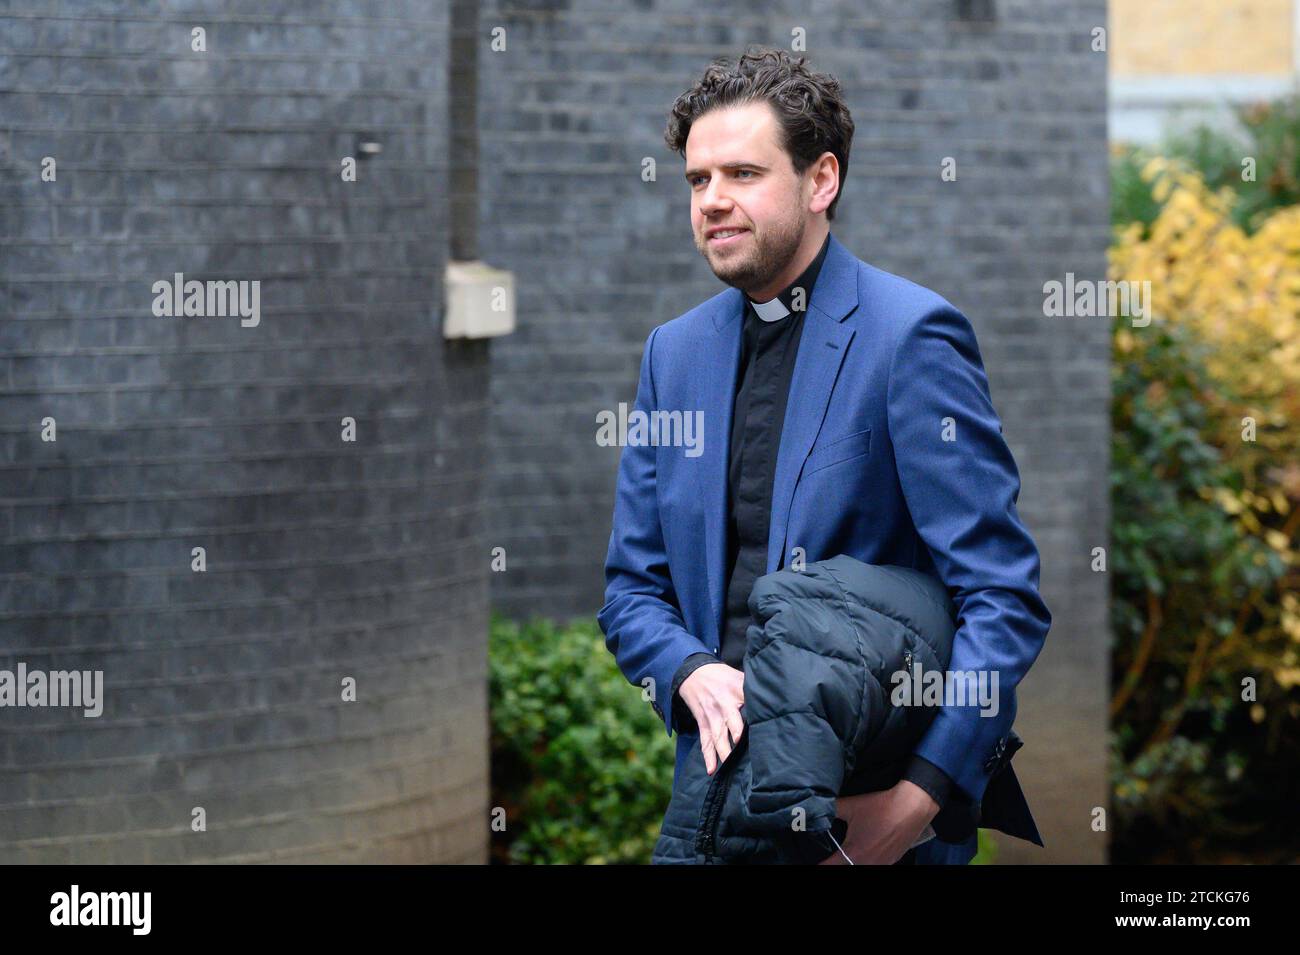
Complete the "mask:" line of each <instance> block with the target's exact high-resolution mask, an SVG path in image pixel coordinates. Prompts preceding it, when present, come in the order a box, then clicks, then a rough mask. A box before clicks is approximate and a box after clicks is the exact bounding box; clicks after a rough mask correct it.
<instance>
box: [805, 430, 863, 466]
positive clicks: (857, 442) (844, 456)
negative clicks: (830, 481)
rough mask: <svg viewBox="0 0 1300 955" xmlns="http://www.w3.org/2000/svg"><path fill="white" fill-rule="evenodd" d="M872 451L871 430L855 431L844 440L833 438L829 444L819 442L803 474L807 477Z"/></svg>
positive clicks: (810, 455) (809, 457)
mask: <svg viewBox="0 0 1300 955" xmlns="http://www.w3.org/2000/svg"><path fill="white" fill-rule="evenodd" d="M870 450H871V429H870V428H867V429H865V430H863V431H855V432H854V433H853V434H848V435H845V436H844V437H842V438H833V439H832V440H831V441H829V442H827V443H824V444H823V443H821V442H818V444H817V446H816V447H815V448H813V450H812V453H811V454H809V455H808V460H807V462H806V463H805V464H804V468H803V473H804V476H805V477H807V476H808V475H809V474H812V473H813V472H814V471H820V470H822V469H823V468H828V467H830V466H831V465H832V464H839V463H840V462H841V461H848V460H849V459H851V458H857V457H861V456H862V455H864V454H866V453H867V452H868V451H870Z"/></svg>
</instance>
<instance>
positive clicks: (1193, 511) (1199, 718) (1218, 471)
mask: <svg viewBox="0 0 1300 955" xmlns="http://www.w3.org/2000/svg"><path fill="white" fill-rule="evenodd" d="M1127 324H1128V323H1127V322H1126V321H1125V320H1123V319H1122V318H1117V319H1116V321H1115V329H1116V331H1117V334H1119V335H1120V340H1121V342H1122V343H1123V346H1122V349H1121V351H1120V353H1119V354H1118V355H1117V360H1116V362H1115V364H1114V366H1113V369H1112V378H1113V397H1112V426H1113V434H1112V460H1111V506H1112V521H1111V548H1110V552H1109V558H1110V560H1109V566H1108V571H1109V573H1108V576H1109V578H1110V582H1111V600H1112V604H1111V609H1112V636H1113V641H1114V643H1113V655H1112V666H1113V687H1114V692H1115V697H1114V699H1113V700H1112V703H1111V718H1112V736H1111V772H1112V782H1113V785H1114V817H1115V818H1114V820H1113V825H1112V832H1113V835H1114V841H1113V844H1112V861H1115V862H1137V861H1152V860H1151V855H1152V853H1159V852H1160V851H1162V850H1163V849H1165V848H1168V847H1171V846H1178V847H1181V851H1189V850H1190V851H1191V852H1192V855H1193V856H1194V855H1195V854H1196V851H1195V847H1196V846H1198V845H1199V846H1201V847H1206V846H1209V845H1211V844H1212V843H1213V842H1214V841H1215V840H1216V839H1217V840H1218V841H1219V844H1220V845H1232V844H1243V843H1241V842H1240V840H1242V839H1243V838H1244V837H1245V836H1247V835H1249V833H1250V832H1251V831H1252V828H1253V829H1255V830H1263V832H1262V835H1263V837H1264V839H1265V841H1267V840H1270V839H1272V840H1273V841H1275V842H1277V839H1276V837H1277V836H1279V835H1280V833H1279V832H1277V831H1276V826H1278V825H1283V824H1284V821H1285V820H1286V819H1288V818H1289V816H1290V814H1291V812H1292V811H1293V810H1294V800H1295V799H1296V798H1297V797H1298V796H1300V793H1298V792H1297V787H1296V784H1295V781H1294V779H1292V781H1291V782H1289V783H1284V782H1282V779H1281V776H1280V774H1277V773H1276V772H1273V771H1272V769H1271V768H1270V767H1271V766H1272V764H1275V763H1276V762H1277V760H1278V759H1279V758H1290V759H1293V758H1294V755H1295V749H1296V747H1295V745H1294V743H1292V744H1291V745H1290V746H1279V740H1277V739H1272V738H1270V737H1271V734H1268V733H1263V732H1260V731H1259V729H1260V727H1257V726H1256V725H1255V723H1256V722H1257V721H1258V720H1260V719H1262V718H1263V717H1262V716H1261V713H1263V712H1268V713H1269V714H1270V719H1271V720H1273V721H1274V722H1276V723H1277V725H1278V726H1279V727H1285V726H1287V725H1288V721H1289V725H1290V726H1294V725H1295V723H1294V719H1293V718H1290V717H1288V716H1287V704H1288V691H1287V688H1286V686H1285V685H1282V684H1279V683H1278V682H1277V681H1275V680H1273V679H1271V678H1270V677H1269V675H1268V671H1267V669H1265V668H1263V667H1261V665H1260V660H1259V659H1258V657H1259V656H1260V651H1262V650H1263V649H1264V645H1263V644H1262V643H1261V642H1260V640H1261V635H1259V634H1258V628H1259V627H1260V619H1259V617H1258V615H1257V612H1256V611H1255V610H1254V609H1253V608H1254V607H1255V606H1257V604H1256V602H1257V601H1258V600H1259V599H1260V598H1259V595H1260V594H1263V595H1264V599H1266V600H1269V599H1272V600H1276V599H1277V590H1276V587H1277V582H1278V580H1279V579H1280V578H1281V577H1282V575H1283V574H1284V573H1285V572H1286V567H1285V565H1284V564H1283V562H1282V561H1281V560H1280V559H1279V558H1278V556H1277V555H1276V554H1275V553H1272V552H1271V551H1270V549H1269V548H1268V547H1266V546H1265V545H1264V543H1263V542H1262V541H1261V540H1260V539H1259V538H1257V537H1255V536H1252V535H1251V534H1249V533H1248V532H1247V531H1246V530H1244V529H1243V527H1242V525H1241V524H1240V523H1239V522H1238V521H1235V520H1234V519H1233V516H1232V515H1231V514H1230V513H1228V512H1227V511H1226V510H1225V509H1224V508H1223V507H1222V506H1221V504H1220V496H1221V492H1222V491H1224V490H1227V491H1233V492H1238V493H1239V492H1241V490H1242V488H1243V480H1244V479H1243V475H1242V473H1241V469H1240V466H1239V460H1240V459H1239V458H1237V457H1234V456H1232V455H1229V454H1225V453H1224V452H1223V451H1222V450H1221V449H1220V448H1219V447H1216V446H1215V444H1214V443H1213V440H1214V438H1213V436H1214V435H1215V433H1216V432H1217V431H1218V422H1217V421H1214V420H1212V419H1211V416H1210V415H1207V411H1206V409H1207V406H1213V405H1214V404H1215V403H1216V401H1223V400H1225V399H1226V398H1230V396H1229V395H1226V394H1225V389H1226V388H1227V387H1228V386H1227V384H1225V383H1224V382H1221V381H1215V380H1213V379H1212V378H1211V377H1210V375H1209V374H1208V373H1207V372H1206V370H1205V358H1206V352H1207V346H1206V345H1205V344H1204V343H1203V342H1200V341H1199V340H1198V339H1197V338H1196V337H1195V335H1194V332H1193V329H1192V328H1191V327H1190V326H1188V325H1184V324H1179V323H1167V322H1164V321H1159V320H1157V321H1154V322H1152V324H1151V325H1150V326H1149V327H1147V328H1145V329H1142V330H1141V332H1140V333H1130V332H1127V331H1124V329H1125V328H1126V326H1127ZM1212 394H1213V396H1214V400H1211V395H1212ZM1252 636H1253V637H1254V640H1252V639H1251V638H1252ZM1246 676H1250V677H1255V678H1256V679H1258V681H1259V698H1258V699H1259V704H1257V705H1255V706H1252V705H1251V704H1250V703H1247V702H1243V701H1242V684H1241V681H1242V678H1243V677H1246ZM1291 706H1292V707H1294V703H1292V704H1291ZM1288 753H1289V754H1290V755H1287V754H1288ZM1270 776H1272V777H1276V778H1274V779H1273V780H1272V781H1268V780H1269V778H1270ZM1287 800H1291V801H1292V802H1291V807H1292V808H1291V810H1287V809H1285V805H1286V801H1287ZM1270 802H1272V803H1275V805H1271V806H1270V805H1269V803H1270ZM1260 813H1262V815H1260ZM1252 817H1254V818H1255V819H1258V820H1259V824H1258V825H1255V826H1254V827H1252V826H1251V825H1250V824H1249V820H1250V819H1251V818H1252ZM1270 819H1271V820H1272V822H1271V823H1269V822H1268V820H1270ZM1270 825H1272V826H1273V827H1274V828H1273V830H1272V831H1271V833H1270V831H1269V828H1268V827H1269V826H1270ZM1293 841H1294V840H1292V842H1293ZM1281 842H1283V843H1284V842H1286V840H1281ZM1169 861H1172V860H1169ZM1182 861H1192V859H1190V858H1183V859H1182Z"/></svg>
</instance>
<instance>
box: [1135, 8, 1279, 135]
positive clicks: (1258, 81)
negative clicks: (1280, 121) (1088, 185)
mask: <svg viewBox="0 0 1300 955" xmlns="http://www.w3.org/2000/svg"><path fill="white" fill-rule="evenodd" d="M1110 23H1111V31H1110V39H1111V61H1110V100H1111V123H1110V134H1111V138H1112V139H1115V140H1124V141H1127V142H1134V143H1150V142H1154V141H1155V140H1157V139H1159V137H1160V134H1161V133H1162V132H1163V131H1164V130H1165V129H1166V128H1178V127H1179V126H1182V125H1186V124H1187V123H1188V122H1197V121H1202V120H1206V121H1210V122H1217V123H1227V122H1229V121H1230V115H1229V112H1228V110H1227V109H1226V107H1229V106H1231V105H1233V104H1239V103H1250V102H1255V101H1258V100H1266V99H1271V98H1274V97H1277V96H1280V95H1282V94H1284V93H1287V92H1294V91H1295V90H1296V88H1297V86H1296V79H1297V77H1300V3H1297V2H1296V0H1234V2H1233V3H1219V2H1216V0H1111V4H1110Z"/></svg>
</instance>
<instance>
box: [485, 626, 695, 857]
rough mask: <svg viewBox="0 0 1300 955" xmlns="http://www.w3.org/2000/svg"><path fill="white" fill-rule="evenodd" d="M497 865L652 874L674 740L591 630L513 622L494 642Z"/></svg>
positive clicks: (499, 629) (496, 632) (498, 630)
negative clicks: (627, 866) (633, 866)
mask: <svg viewBox="0 0 1300 955" xmlns="http://www.w3.org/2000/svg"><path fill="white" fill-rule="evenodd" d="M489 674H490V677H489V700H490V705H491V720H492V733H491V739H492V805H493V806H502V807H504V808H505V810H506V831H505V832H503V833H495V832H494V833H493V847H492V851H493V860H494V861H498V862H514V863H532V864H536V863H646V862H649V861H650V854H651V851H652V849H653V848H654V842H655V839H656V837H657V836H658V834H659V824H660V822H661V821H662V820H663V814H664V810H665V809H666V808H667V806H668V797H669V795H670V793H671V789H672V779H673V754H674V745H673V740H671V739H669V737H668V735H667V734H666V733H664V727H663V723H662V722H661V721H660V720H659V718H658V717H657V716H656V715H655V713H654V711H653V710H652V709H651V708H650V705H649V704H648V703H646V702H645V701H644V700H643V699H642V698H641V692H642V691H641V690H640V688H638V687H634V686H632V685H630V684H629V683H628V682H627V680H626V679H625V678H624V676H623V674H622V673H621V672H619V669H618V666H617V665H616V664H615V662H614V657H613V655H612V654H611V653H610V652H609V650H608V649H606V647H605V637H604V634H602V633H601V631H600V628H599V626H598V625H597V624H596V622H595V621H594V620H592V621H583V620H577V621H573V622H571V623H569V624H567V625H563V626H560V625H557V624H555V623H553V622H550V621H546V620H537V619H535V620H530V621H528V622H527V623H523V624H519V623H514V622H511V621H508V620H505V619H504V618H502V617H500V616H498V615H494V616H493V619H492V629H491V638H490V642H489Z"/></svg>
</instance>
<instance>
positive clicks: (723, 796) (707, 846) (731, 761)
mask: <svg viewBox="0 0 1300 955" xmlns="http://www.w3.org/2000/svg"><path fill="white" fill-rule="evenodd" d="M748 742H749V737H748V732H747V733H746V736H745V738H744V739H742V740H741V743H740V745H738V746H737V747H736V749H735V750H733V751H732V752H731V753H729V754H728V759H727V761H726V763H725V764H723V765H722V766H719V767H718V774H717V775H716V776H714V777H713V779H712V780H711V781H710V782H709V791H708V793H707V794H706V795H705V797H704V811H703V813H702V814H701V821H700V831H699V835H698V837H697V839H696V843H695V849H696V851H697V852H702V853H704V854H705V855H709V856H711V855H713V854H714V853H715V851H716V849H717V826H718V820H719V818H720V817H721V815H722V807H723V806H724V805H726V802H727V788H728V786H729V785H730V783H731V777H732V775H733V774H734V770H735V768H736V764H737V762H738V761H739V757H740V752H739V751H740V748H741V746H744V745H747V744H748Z"/></svg>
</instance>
